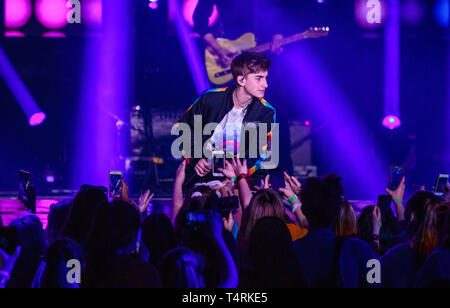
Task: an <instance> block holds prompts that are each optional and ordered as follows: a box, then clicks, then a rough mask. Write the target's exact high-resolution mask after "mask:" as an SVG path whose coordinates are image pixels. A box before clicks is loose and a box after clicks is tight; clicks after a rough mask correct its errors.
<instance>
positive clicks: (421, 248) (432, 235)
mask: <svg viewBox="0 0 450 308" xmlns="http://www.w3.org/2000/svg"><path fill="white" fill-rule="evenodd" d="M438 206H439V204H434V203H431V202H429V203H428V204H427V205H426V214H425V219H424V221H423V223H422V225H421V226H420V227H419V230H418V232H417V233H416V234H415V235H414V237H413V239H412V240H411V244H410V246H411V248H413V249H414V250H415V251H416V254H417V257H418V260H417V261H418V263H417V265H418V266H422V265H423V263H425V260H426V258H427V257H428V256H429V255H430V254H431V253H432V252H433V250H434V249H435V248H436V247H437V245H438V244H439V237H438V231H437V214H436V208H437V207H438Z"/></svg>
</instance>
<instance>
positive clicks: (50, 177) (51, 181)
mask: <svg viewBox="0 0 450 308" xmlns="http://www.w3.org/2000/svg"><path fill="white" fill-rule="evenodd" d="M45 181H46V182H47V183H55V177H54V176H53V175H47V176H46V177H45Z"/></svg>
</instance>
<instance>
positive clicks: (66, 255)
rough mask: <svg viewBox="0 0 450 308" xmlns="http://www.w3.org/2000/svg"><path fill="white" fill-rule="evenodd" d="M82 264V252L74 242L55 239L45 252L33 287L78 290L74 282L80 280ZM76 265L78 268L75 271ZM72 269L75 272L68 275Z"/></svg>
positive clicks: (77, 284)
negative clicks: (40, 269)
mask: <svg viewBox="0 0 450 308" xmlns="http://www.w3.org/2000/svg"><path fill="white" fill-rule="evenodd" d="M69 261H71V262H75V263H69ZM84 264H85V263H84V257H83V252H82V250H81V247H80V246H79V245H78V244H77V243H76V242H75V241H73V240H71V239H69V238H58V239H55V240H54V241H53V243H52V244H51V245H50V246H49V247H48V249H47V251H46V252H45V255H44V261H43V265H41V268H42V271H41V272H40V273H38V274H37V275H36V278H35V282H34V283H33V287H34V288H41V289H45V288H51V289H56V288H79V287H80V285H79V283H78V282H77V281H76V280H77V278H79V279H80V280H81V273H82V272H83V270H84ZM78 265H80V267H79V268H78V269H77V268H76V266H78ZM72 269H73V270H75V271H74V272H73V273H69V271H71V270H72ZM69 278H70V281H69Z"/></svg>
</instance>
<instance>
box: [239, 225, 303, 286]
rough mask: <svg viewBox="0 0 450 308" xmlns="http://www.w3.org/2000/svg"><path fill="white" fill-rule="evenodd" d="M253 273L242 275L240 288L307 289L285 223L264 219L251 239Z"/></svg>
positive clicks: (242, 273) (254, 228)
mask: <svg viewBox="0 0 450 308" xmlns="http://www.w3.org/2000/svg"><path fill="white" fill-rule="evenodd" d="M249 246H250V260H251V270H250V271H248V272H247V273H245V272H241V283H240V286H241V287H248V288H304V287H306V281H305V278H304V275H303V272H302V270H301V269H300V265H299V263H298V260H297V258H296V256H295V253H294V249H293V244H292V239H291V235H290V234H289V230H288V228H287V226H286V223H285V222H284V221H283V220H281V219H279V218H277V217H273V216H272V217H263V218H261V219H260V220H258V222H257V223H256V225H255V226H254V227H253V230H252V233H251V235H250V245H249Z"/></svg>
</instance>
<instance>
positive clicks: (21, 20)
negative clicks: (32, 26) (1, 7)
mask: <svg viewBox="0 0 450 308" xmlns="http://www.w3.org/2000/svg"><path fill="white" fill-rule="evenodd" d="M30 16H31V2H30V0H5V27H6V28H20V27H22V26H24V25H25V24H26V23H27V22H28V20H29V19H30Z"/></svg>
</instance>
